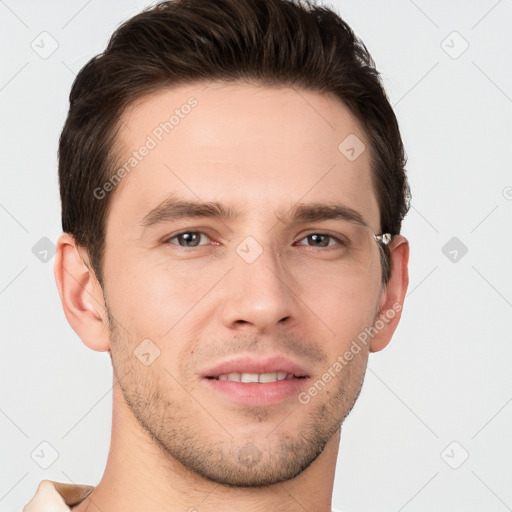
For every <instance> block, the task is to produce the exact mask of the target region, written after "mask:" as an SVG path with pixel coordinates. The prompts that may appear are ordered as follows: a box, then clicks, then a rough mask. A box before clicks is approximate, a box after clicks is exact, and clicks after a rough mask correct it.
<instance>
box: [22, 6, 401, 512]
mask: <svg viewBox="0 0 512 512" xmlns="http://www.w3.org/2000/svg"><path fill="white" fill-rule="evenodd" d="M404 165H405V157H404V150H403V146H402V141H401V138H400V133H399V130H398V125H397V121H396V118H395V115H394V113H393V111H392V109H391V107H390V105H389V102H388V100H387V98H386V95H385V92H384V90H383V88H382V85H381V83H380V80H379V76H378V73H377V72H376V70H375V68H374V64H373V61H372V59H371V57H370V55H369V54H368V53H367V50H366V48H365V47H364V45H363V43H362V42H361V41H359V40H358V39H356V38H355V36H354V34H353V33H352V31H351V29H350V28H349V27H348V26H347V25H346V24H345V22H343V21H342V20H341V19H340V18H339V17H338V16H337V15H336V14H335V13H334V12H332V11H331V10H329V9H327V8H324V7H322V8H320V7H318V6H315V5H314V4H309V3H305V2H303V3H299V2H298V1H297V2H290V1H284V0H216V1H211V0H176V1H171V2H164V3H161V4H159V5H156V6H155V7H153V8H150V9H148V10H146V11H144V12H142V13H141V14H139V15H137V16H135V17H134V18H132V19H131V20H129V21H127V22H126V23H124V24H123V25H122V26H121V27H120V28H119V29H118V30H117V31H116V32H115V33H114V35H113V36H112V38H111V40H110V42H109V45H108V47H107V49H106V51H105V52H104V53H103V54H101V55H99V56H97V57H95V58H93V59H92V60H91V61H90V62H89V63H88V64H87V65H86V66H85V67H84V68H83V69H82V70H81V72H80V73H79V75H78V76H77V78H76V80H75V83H74V85H73V88H72V91H71V95H70V110H69V114H68V118H67V121H66V124H65V126H64V129H63V132H62V136H61V139H60V146H59V177H60V191H61V199H62V223H63V231H64V234H63V235H62V236H61V237H60V239H59V242H58V251H57V255H56V260H55V277H56V282H57V286H58V289H59V293H60V296H61V300H62V304H63V308H64V312H65V314H66V317H67V319H68V321H69V323H70V324H71V326H72V327H73V329H74V330H75V331H76V333H77V334H78V335H79V336H80V338H81V339H82V341H83V342H84V343H85V344H86V345H87V346H88V347H89V348H91V349H93V350H97V351H108V352H109V354H110V357H111V359H112V365H113V374H114V376H113V384H114V386H113V422H112V438H111V448H110V452H109V456H108V461H107V465H106V468H105V472H104V475H103V478H102V479H101V481H100V482H99V483H98V484H97V485H96V486H95V487H93V486H90V485H84V484H82V485H75V484H74V483H61V482H52V481H50V480H45V481H43V482H42V483H41V484H40V486H39V488H38V490H37V493H36V495H35V496H34V498H33V499H32V501H31V502H30V503H29V504H28V505H27V506H26V507H25V509H24V510H25V511H26V512H33V511H47V510H48V511H49V510H63V511H67V510H74V511H78V512H85V511H87V512H96V511H109V512H118V511H119V512H120V511H123V512H135V511H140V510H144V511H145V512H156V511H161V510H176V511H177V510H185V511H189V512H193V511H200V512H201V511H269V510H272V511H276V510H278V511H290V512H291V511H299V510H300V511H304V510H308V511H315V512H328V511H330V510H331V497H332V490H333V481H334V474H335V466H336V461H337V454H338V447H339V441H340V433H341V424H342V423H343V420H344V419H345V418H346V416H347V415H348V413H349V412H350V410H351V409H352V407H353V405H354V403H355V401H356V400H357V397H358V395H359V392H360V389H361V386H362V382H363V378H364V373H365V370H366V365H367V361H368V355H369V352H376V351H379V350H382V349H383V348H384V347H385V346H386V345H387V344H388V343H389V341H390V339H391V337H392V334H393V332H394V330H395V329H396V326H397V324H398V322H399V319H400V315H401V310H402V305H403V301H404V296H405V293H406V290H407V286H408V271H407V263H408V256H409V247H408V243H407V240H406V239H405V238H404V237H403V236H401V235H400V234H399V233H400V227H401V222H402V220H403V217H404V215H405V214H406V212H407V209H408V199H409V191H408V184H407V179H406V175H405V170H404Z"/></svg>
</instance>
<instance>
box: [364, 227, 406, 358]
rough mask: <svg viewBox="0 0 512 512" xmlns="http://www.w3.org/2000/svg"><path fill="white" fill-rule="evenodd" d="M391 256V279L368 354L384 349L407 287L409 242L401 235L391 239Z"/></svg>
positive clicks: (375, 324)
mask: <svg viewBox="0 0 512 512" xmlns="http://www.w3.org/2000/svg"><path fill="white" fill-rule="evenodd" d="M389 251H390V254H391V278H390V280H389V282H388V283H387V285H386V286H385V287H384V288H383V291H382V294H381V296H380V300H379V308H378V312H377V316H376V318H375V322H374V324H373V328H372V329H374V330H372V333H373V334H374V336H373V338H372V341H371V343H370V352H378V351H379V350H382V349H383V348H385V347H386V346H387V345H388V343H389V342H390V341H391V337H392V336H393V333H394V332H395V329H396V328H397V326H398V322H399V321H400V317H401V316H402V309H403V304H404V299H405V293H406V292H407V287H408V285H409V270H408V266H407V265H408V262H409V242H408V241H407V239H406V238H405V237H403V236H401V235H396V236H394V237H393V240H392V241H391V244H390V246H389Z"/></svg>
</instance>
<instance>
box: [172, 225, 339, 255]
mask: <svg viewBox="0 0 512 512" xmlns="http://www.w3.org/2000/svg"><path fill="white" fill-rule="evenodd" d="M185 234H199V235H205V236H207V237H208V238H210V237H209V236H208V235H207V234H206V233H205V232H204V231H193V230H188V231H181V232H180V233H176V234H175V235H172V236H171V237H168V238H166V239H165V240H164V241H163V242H164V243H166V244H169V245H175V246H177V247H179V248H180V249H185V250H187V249H196V248H198V247H203V245H198V246H192V247H187V246H184V245H179V244H173V243H171V240H173V239H175V238H177V237H179V236H181V235H185ZM312 235H321V236H327V237H329V238H331V239H333V240H335V241H336V242H337V246H342V247H345V246H346V245H347V242H345V241H343V240H341V239H340V238H338V237H336V236H334V235H331V234H330V233H325V232H323V231H313V232H311V233H308V234H307V235H305V236H303V237H302V238H301V239H299V241H302V240H304V239H306V238H308V237H309V236H312ZM299 245H304V244H299ZM306 247H310V248H312V249H314V248H315V247H314V246H307V245H306ZM334 247H335V246H333V245H328V246H326V247H319V248H320V249H332V248H334Z"/></svg>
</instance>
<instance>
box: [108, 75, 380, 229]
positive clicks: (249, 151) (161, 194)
mask: <svg viewBox="0 0 512 512" xmlns="http://www.w3.org/2000/svg"><path fill="white" fill-rule="evenodd" d="M340 144H341V146H340ZM117 146H118V151H117V153H118V155H119V160H118V162H117V163H118V165H117V167H116V168H121V167H124V169H125V172H123V173H121V174H122V176H123V177H122V179H121V180H120V182H119V184H118V185H117V187H116V189H115V191H114V192H115V195H114V197H112V205H111V215H114V216H115V215H116V214H119V215H124V216H125V217H126V215H129V214H130V215H131V214H134V212H137V213H139V214H141V215H143V214H144V213H145V212H146V211H147V210H148V209H150V208H152V207H154V206H155V205H157V204H158V203H159V202H161V201H163V200H165V198H166V197H167V196H168V195H169V194H170V193H174V192H177V193H179V194H180V195H181V196H185V197H189V198H190V199H194V200H201V201H218V202H222V203H225V204H226V205H228V206H232V207H233V208H235V209H243V210H245V211H247V210H253V211H254V214H255V215H257V214H258V215H265V214H266V215H269V214H270V212H274V211H283V209H286V208H287V207H289V206H291V205H293V204H294V203H296V202H297V201H299V200H300V201H301V202H305V203H307V202H308V201H311V202H316V203H318V202H322V201H329V202H340V201H342V202H344V203H345V204H346V205H347V206H349V207H352V208H354V209H357V210H358V211H360V212H362V214H363V215H364V217H365V219H367V220H368V219H369V220H370V223H371V224H378V222H379V213H378V205H377V200H376V197H375V195H374V192H373V187H372V182H371V174H370V151H369V146H368V144H367V142H366V137H365V135H364V132H363V130H362V129H361V126H360V124H359V122H358V121H357V119H356V118H355V117H354V116H353V115H352V114H351V112H350V111H349V109H348V108H347V107H346V106H345V105H344V104H343V103H342V102H341V101H339V100H337V99H336V98H333V97H331V96H327V95H322V94H319V93H316V92H312V91H306V90H302V89H296V88H292V87H287V86H280V87H267V86H259V85H251V84H246V83H230V84H226V83H219V82H213V83H198V84H193V85H192V84H188V85H183V86H179V87H173V88H172V89H165V90H161V91H158V92H155V93H152V94H149V95H147V96H145V97H143V98H141V99H140V100H138V101H137V102H135V103H134V104H132V105H131V106H130V107H129V108H127V109H126V111H125V112H124V113H123V115H122V117H121V128H120V131H119V133H118V138H117ZM346 146H347V147H348V149H349V153H348V154H347V152H346V150H347V147H346ZM352 149H354V151H351V150H352ZM350 151H351V152H350ZM361 151H362V152H361ZM354 152H357V153H356V156H357V154H358V153H359V152H361V153H360V154H359V156H357V158H355V159H354V158H353V156H354ZM347 155H348V157H350V158H348V157H347Z"/></svg>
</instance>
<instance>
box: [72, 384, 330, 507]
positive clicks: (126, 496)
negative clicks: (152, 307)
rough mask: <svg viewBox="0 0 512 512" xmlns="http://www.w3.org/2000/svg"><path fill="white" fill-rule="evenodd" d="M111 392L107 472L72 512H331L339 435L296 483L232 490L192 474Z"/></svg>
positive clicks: (115, 392) (118, 394)
mask: <svg viewBox="0 0 512 512" xmlns="http://www.w3.org/2000/svg"><path fill="white" fill-rule="evenodd" d="M114 384H115V385H114V388H113V397H114V402H113V416H112V437H111V444H110V451H109V454H108V459H107V464H106V468H105V472H104V474H103V477H102V479H101V481H100V483H99V484H98V485H97V486H96V487H95V489H94V491H93V492H92V493H91V494H90V495H89V496H88V497H87V498H86V499H85V500H84V501H83V502H82V503H81V504H79V505H78V506H76V507H74V508H73V512H100V511H106V510H108V511H109V512H121V511H122V512H138V511H139V510H144V511H145V512H160V511H161V510H168V511H178V510H179V511H184V510H185V511H188V512H202V511H213V510H223V511H224V512H260V511H262V512H263V511H268V510H280V511H283V512H295V511H297V512H299V511H300V512H303V511H304V510H315V511H317V512H331V497H332V490H333V484H334V473H335V467H336V462H337V455H338V449H339V441H340V430H338V432H337V433H336V434H335V435H334V436H333V437H332V438H331V439H330V440H329V441H328V442H327V444H326V445H325V448H324V450H323V451H322V453H321V454H320V455H319V456H318V457H317V458H316V459H315V460H314V461H313V463H312V464H311V465H310V466H309V467H308V468H306V469H305V470H304V471H303V472H302V473H300V474H299V475H297V476H296V477H295V478H293V479H291V480H287V481H283V482H278V483H275V484H272V485H268V486H263V487H231V486H225V485H222V484H219V483H216V482H212V481H209V480H206V479H205V478H203V477H201V476H199V475H197V474H196V473H193V472H192V471H190V470H189V469H187V468H186V467H185V466H183V465H182V464H181V463H180V462H179V461H177V460H176V459H175V458H173V457H172V456H171V455H169V454H168V453H166V452H165V451H164V450H163V448H161V447H160V446H159V445H158V444H157V443H156V442H155V440H154V439H153V438H152V437H151V436H150V435H149V433H148V432H147V431H146V430H144V429H143V428H142V427H141V426H140V424H139V423H138V421H137V419H136V418H135V417H134V416H133V413H132V411H131V409H130V408H129V406H128V405H127V404H126V402H125V400H124V397H123V395H122V393H121V390H120V388H119V384H117V381H115V382H114Z"/></svg>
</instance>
